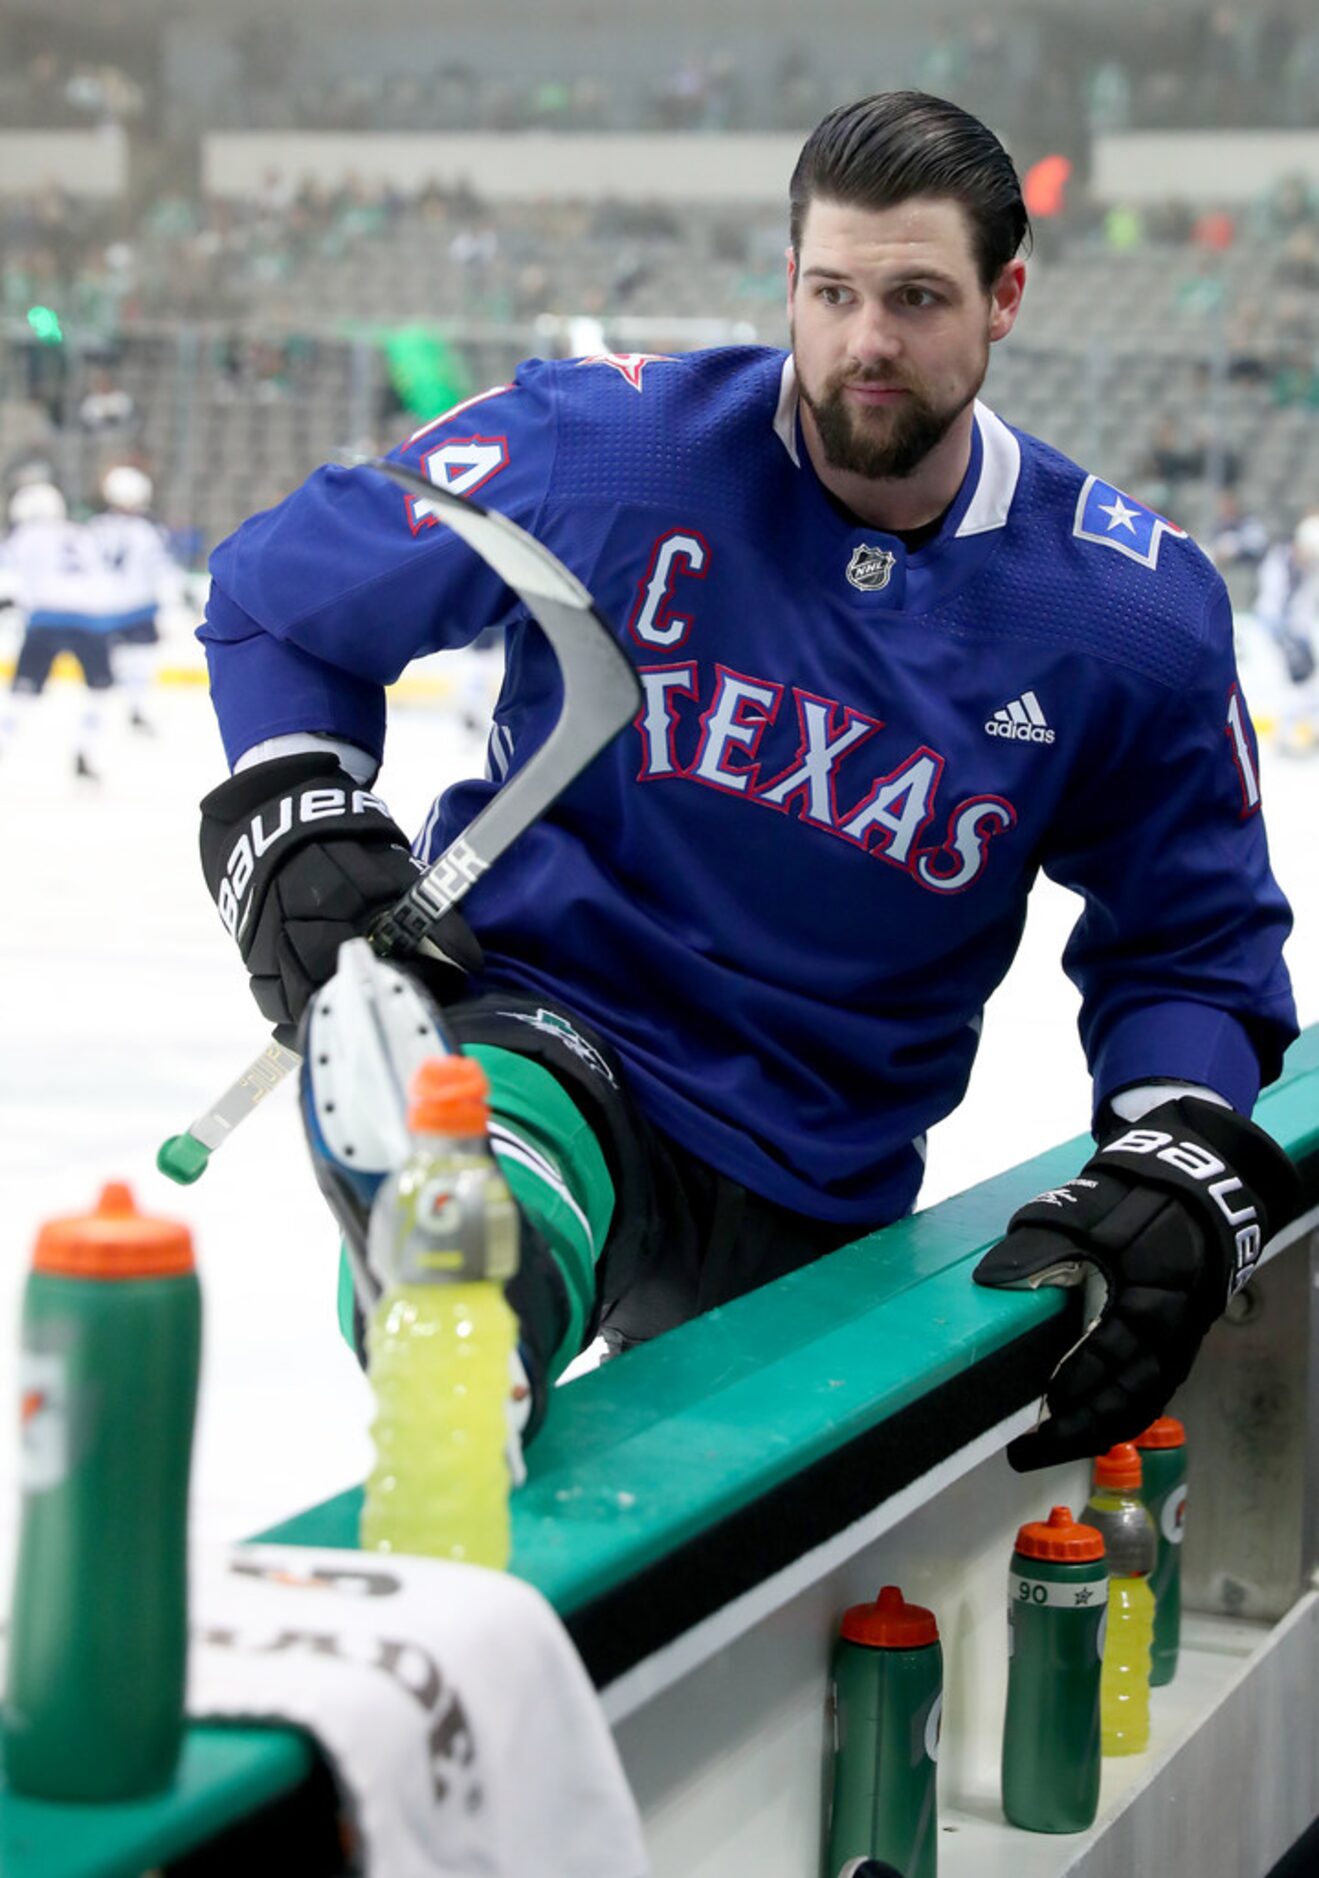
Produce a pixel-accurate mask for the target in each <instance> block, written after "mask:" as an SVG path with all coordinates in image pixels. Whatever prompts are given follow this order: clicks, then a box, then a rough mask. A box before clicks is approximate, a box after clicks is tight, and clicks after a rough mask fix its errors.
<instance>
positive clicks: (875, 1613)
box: [841, 1585, 939, 1650]
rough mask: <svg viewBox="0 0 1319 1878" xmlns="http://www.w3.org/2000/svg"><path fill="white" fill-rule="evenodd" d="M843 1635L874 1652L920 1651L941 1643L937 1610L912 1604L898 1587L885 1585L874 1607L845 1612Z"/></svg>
mask: <svg viewBox="0 0 1319 1878" xmlns="http://www.w3.org/2000/svg"><path fill="white" fill-rule="evenodd" d="M841 1634H842V1635H843V1636H844V1637H845V1638H846V1639H847V1641H848V1642H849V1643H864V1644H866V1645H867V1646H868V1647H869V1648H870V1649H872V1650H919V1649H920V1648H922V1646H923V1645H924V1644H927V1643H937V1642H938V1641H939V1626H938V1624H936V1623H935V1621H934V1612H933V1611H927V1610H926V1609H925V1606H924V1605H923V1604H908V1603H907V1601H906V1599H905V1598H904V1597H903V1595H902V1593H901V1591H899V1589H898V1587H897V1586H896V1585H885V1586H884V1589H883V1590H882V1591H881V1592H880V1594H879V1597H878V1598H877V1599H876V1601H875V1602H874V1603H873V1604H853V1605H852V1606H851V1608H850V1609H849V1610H846V1611H844V1612H843V1622H842V1629H841Z"/></svg>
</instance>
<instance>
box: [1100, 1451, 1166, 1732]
mask: <svg viewBox="0 0 1319 1878" xmlns="http://www.w3.org/2000/svg"><path fill="white" fill-rule="evenodd" d="M1140 1478H1141V1476H1140V1455H1139V1454H1138V1453H1137V1451H1136V1449H1135V1448H1134V1447H1133V1446H1132V1445H1131V1443H1130V1442H1129V1441H1122V1442H1119V1444H1118V1445H1117V1447H1115V1448H1110V1449H1109V1450H1108V1453H1107V1454H1101V1455H1100V1456H1099V1457H1098V1459H1097V1460H1096V1461H1095V1464H1094V1480H1095V1484H1094V1490H1093V1492H1092V1493H1091V1495H1090V1498H1089V1499H1088V1500H1087V1501H1086V1506H1085V1517H1086V1523H1087V1525H1090V1526H1097V1527H1098V1529H1099V1532H1100V1535H1101V1536H1102V1538H1103V1541H1104V1556H1105V1558H1106V1559H1107V1561H1108V1625H1107V1629H1106V1630H1105V1633H1104V1668H1103V1672H1102V1674H1101V1676H1100V1681H1099V1743H1100V1747H1101V1749H1102V1751H1103V1752H1104V1753H1105V1754H1142V1753H1144V1751H1145V1749H1146V1748H1147V1747H1148V1746H1149V1744H1150V1648H1151V1645H1152V1644H1153V1641H1154V1593H1153V1592H1152V1591H1151V1590H1150V1584H1149V1581H1150V1574H1151V1572H1152V1571H1153V1570H1154V1559H1155V1554H1156V1551H1157V1546H1156V1542H1155V1537H1154V1522H1153V1520H1152V1519H1151V1518H1150V1516H1149V1514H1148V1513H1147V1512H1146V1510H1145V1505H1144V1502H1143V1501H1142V1499H1141V1497H1140Z"/></svg>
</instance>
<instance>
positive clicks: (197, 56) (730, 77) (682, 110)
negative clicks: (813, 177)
mask: <svg viewBox="0 0 1319 1878" xmlns="http://www.w3.org/2000/svg"><path fill="white" fill-rule="evenodd" d="M29 3H30V0H29ZM391 17H392V16H391V15H390V14H389V13H388V12H382V14H381V16H380V31H379V33H378V35H377V39H378V45H377V48H376V49H374V50H373V49H372V48H371V45H370V41H369V40H368V41H366V42H365V49H364V40H363V36H362V33H361V30H360V22H358V23H357V29H356V30H350V29H349V28H348V27H346V26H344V25H342V24H339V25H336V23H335V20H334V18H333V17H326V18H323V17H322V16H321V13H320V11H319V10H318V13H317V15H316V17H315V19H314V20H313V19H312V18H311V17H310V16H308V17H305V18H300V17H297V16H289V15H287V14H285V15H283V16H275V15H270V14H264V15H252V16H249V17H246V18H243V17H239V18H228V19H226V18H225V17H224V16H223V15H221V16H217V17H216V18H215V19H214V20H208V21H205V22H199V21H198V20H196V19H190V18H187V17H183V16H181V17H180V18H179V19H178V20H175V19H172V18H166V19H165V20H163V21H161V22H158V23H157V30H154V31H147V30H144V29H140V30H137V31H133V32H130V31H129V30H128V29H127V28H125V27H123V26H122V25H121V26H120V27H119V28H118V29H117V30H116V32H115V33H113V34H112V33H111V32H110V31H109V29H108V28H103V29H102V31H101V38H100V41H99V42H98V41H97V40H96V39H95V38H94V37H93V38H90V39H89V34H92V33H94V30H95V29H94V28H92V27H90V26H89V25H88V24H87V23H85V22H81V21H80V22H79V23H78V25H77V27H76V28H73V27H70V26H68V25H67V24H66V25H65V26H64V27H63V29H61V24H60V22H59V21H57V20H53V19H50V18H48V17H46V18H44V19H43V18H42V16H41V15H40V14H38V13H36V12H32V13H24V12H23V11H22V10H21V8H20V9H16V10H13V11H11V12H9V13H8V14H7V16H6V21H5V23H4V24H3V25H0V127H4V126H10V127H15V126H22V127H31V126H48V127H54V126H61V125H78V124H87V123H104V122H116V123H123V124H128V125H132V124H134V123H135V122H137V121H139V120H142V119H144V118H145V119H148V120H149V121H151V122H153V123H157V124H162V125H165V126H167V127H170V130H171V134H173V135H178V134H181V133H182V132H183V131H184V130H185V129H186V130H190V131H191V132H192V133H193V134H196V133H197V132H198V131H204V130H207V129H224V128H258V129H288V128H299V129H307V130H324V131H350V130H440V131H455V130H473V129H481V130H492V131H518V130H527V129H535V128H551V129H565V130H566V129H574V130H600V129H609V130H641V129H674V130H703V131H721V130H776V129H777V130H797V129H807V128H809V127H810V126H811V125H812V124H813V123H815V122H816V121H817V120H818V118H819V117H820V116H821V115H822V114H823V112H824V111H825V110H827V109H828V108H829V106H830V105H831V104H832V103H835V102H837V101H838V100H839V99H840V98H841V97H843V96H852V95H855V94H856V93H857V92H858V91H862V90H865V89H876V90H878V89H880V88H892V87H896V86H904V85H914V86H919V87H922V88H924V89H926V90H930V91H934V92H937V93H940V94H943V95H949V96H955V97H957V98H959V99H961V100H962V101H963V102H965V103H966V104H967V105H968V107H969V108H970V109H972V110H974V111H975V112H977V113H978V114H979V115H981V116H984V117H986V118H987V119H988V120H989V121H990V122H991V123H994V124H995V125H996V126H997V127H999V128H1000V129H1002V130H1004V131H1006V132H1007V133H1009V134H1013V135H1017V136H1021V135H1025V136H1033V135H1036V134H1038V135H1039V136H1041V137H1042V138H1043V140H1044V145H1045V147H1051V146H1053V145H1054V144H1059V143H1062V144H1066V145H1069V146H1070V147H1072V149H1073V151H1074V152H1075V150H1076V147H1077V143H1078V139H1080V138H1083V137H1084V136H1085V135H1088V134H1092V133H1093V132H1095V131H1103V130H1124V129H1129V128H1179V127H1184V126H1191V125H1197V124H1212V125H1215V126H1219V127H1228V126H1262V125H1274V126H1280V127H1289V126H1290V127H1301V128H1303V127H1312V126H1314V125H1316V124H1319V18H1317V17H1316V16H1315V13H1314V9H1313V7H1308V6H1305V5H1302V4H1300V0H1262V4H1259V5H1251V4H1248V3H1247V0H1239V3H1238V4H1235V5H1226V4H1220V5H1203V6H1194V5H1192V6H1186V5H1169V4H1165V5H1158V4H1155V5H1150V6H1146V7H1142V8H1139V9H1138V8H1135V7H1131V6H1118V7H1110V8H1107V9H1102V10H1100V11H1099V12H1094V13H1090V14H1086V13H1084V12H1077V11H1076V10H1075V9H1062V8H1058V7H1056V6H1044V5H1032V4H1030V3H1029V0H1026V3H1024V4H1016V5H1011V6H1007V7H1003V8H992V9H991V8H989V7H982V8H980V9H979V10H974V9H971V8H967V9H965V10H963V11H960V12H957V13H952V12H948V13H942V14H941V13H934V14H933V15H932V16H929V17H919V18H918V19H917V20H915V21H913V20H912V19H911V18H910V17H909V16H906V15H902V14H899V13H897V12H896V11H894V12H892V13H885V12H882V11H874V10H872V11H871V12H869V13H867V12H866V10H865V9H864V8H861V7H859V6H856V5H852V6H851V7H850V8H849V7H848V6H847V5H846V4H844V5H843V6H842V7H841V8H840V10H839V14H838V18H837V20H836V21H833V27H834V30H831V31H821V32H820V33H818V34H815V35H812V36H810V37H806V36H804V35H803V34H802V33H801V31H800V27H799V26H798V27H793V26H791V25H787V24H784V23H783V22H782V21H781V20H772V21H771V22H770V23H768V24H767V26H766V28H765V30H764V32H763V33H760V32H757V33H754V34H751V35H748V34H746V33H745V32H744V33H742V34H741V35H740V36H739V34H738V32H737V22H734V24H733V25H732V27H730V28H724V29H722V30H721V29H719V28H718V27H716V26H715V25H714V24H712V22H710V21H709V20H704V21H700V22H699V24H698V20H699V16H697V15H694V16H693V18H692V19H690V20H688V19H686V18H685V17H683V16H678V17H675V18H672V19H666V20H665V21H664V22H662V23H657V22H654V21H651V22H647V20H646V19H645V17H644V15H640V14H636V15H634V16H630V17H629V20H628V23H627V28H626V36H625V47H630V48H632V53H631V56H630V57H629V56H627V53H626V50H624V51H623V52H620V50H619V39H620V36H619V35H618V34H610V33H606V32H602V31H601V30H600V21H599V20H598V19H596V18H595V17H594V15H593V14H592V13H591V12H590V10H589V9H588V11H587V12H586V14H584V15H583V16H582V17H580V18H579V17H577V16H576V14H575V13H574V10H573V9H572V8H570V7H569V8H565V9H564V10H563V16H562V18H561V20H560V21H557V22H556V21H555V20H554V18H553V16H547V17H546V18H545V19H544V20H542V21H541V22H540V23H541V24H542V25H544V26H546V27H549V28H552V30H553V39H552V43H553V45H554V46H555V48H556V55H555V58H554V62H553V63H550V64H548V65H547V64H546V61H545V60H544V58H543V57H541V56H539V54H538V53H537V54H536V55H534V56H533V55H531V54H530V53H529V52H528V51H527V50H526V48H525V47H523V46H522V45H521V44H520V36H519V35H518V34H516V33H512V32H507V31H500V30H497V29H495V28H494V27H492V28H491V30H489V31H488V32H487V33H486V34H485V35H484V37H481V36H477V37H473V36H472V35H471V34H458V33H455V32H453V31H452V30H446V26H445V23H444V21H442V20H439V19H437V20H436V21H435V24H434V28H433V31H431V32H430V33H428V34H427V36H426V40H425V41H423V42H422V43H421V44H418V42H417V35H416V33H415V32H414V33H412V34H411V35H408V34H406V33H400V32H395V33H394V34H393V35H392V36H391V35H390V34H389V33H388V32H387V31H386V30H385V28H386V26H388V25H389V23H390V21H391ZM61 31H63V34H64V36H65V38H64V40H63V41H62V39H61ZM716 34H717V35H718V36H717V37H712V35H716ZM400 39H402V40H404V41H405V42H407V43H406V48H405V49H400ZM427 45H429V46H430V47H432V48H433V50H432V51H430V53H429V56H427V49H426V48H427Z"/></svg>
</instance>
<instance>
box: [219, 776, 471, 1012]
mask: <svg viewBox="0 0 1319 1878" xmlns="http://www.w3.org/2000/svg"><path fill="white" fill-rule="evenodd" d="M201 811H202V826H201V855H202V871H203V872H204V873H205V876H206V884H207V886H208V887H209V888H210V890H211V895H212V898H213V899H214V901H215V903H216V905H217V907H218V908H219V910H220V918H221V919H222V920H223V921H224V924H225V926H226V927H227V929H228V931H229V932H230V933H231V934H232V936H233V938H234V939H235V940H236V941H237V943H238V949H239V951H240V952H241V953H242V955H243V963H244V964H245V965H246V966H247V969H248V972H249V973H250V975H251V979H252V995H253V997H255V999H256V1001H257V1005H258V1008H259V1009H260V1011H261V1013H262V1015H263V1016H264V1017H266V1018H268V1019H269V1020H270V1022H271V1023H272V1024H274V1025H276V1026H278V1027H281V1028H284V1027H288V1026H291V1025H294V1024H296V1023H297V1021H298V1019H299V1017H300V1016H301V1015H302V1011H303V1008H304V1006H305V1005H306V1003H307V1000H308V999H309V998H310V996H311V994H312V992H313V991H315V990H316V988H317V986H318V985H323V984H324V983H325V981H326V979H327V978H330V977H331V976H332V975H333V973H334V970H335V967H336V964H337V962H338V955H339V947H340V946H341V945H342V944H343V942H344V940H345V939H351V938H353V937H355V936H356V935H357V934H358V933H363V932H365V931H366V930H367V928H368V927H369V926H370V924H371V920H372V918H373V916H374V915H375V914H377V913H379V912H381V911H382V910H383V909H384V908H386V907H389V906H392V905H393V904H394V902H395V901H396V900H397V899H398V898H399V896H400V895H401V894H403V893H405V892H406V891H407V889H408V888H409V887H410V886H411V885H412V883H413V881H414V880H415V879H416V878H417V875H418V873H419V872H420V871H421V862H420V861H417V860H415V859H414V858H413V856H412V854H411V853H410V852H409V850H408V844H407V839H406V837H405V836H404V834H403V831H402V829H401V828H400V827H399V826H398V824H397V823H396V822H395V821H394V820H393V818H392V817H391V815H390V813H389V810H388V809H387V808H386V807H385V805H384V803H383V802H381V801H380V799H379V798H378V797H377V796H373V795H372V794H371V791H370V790H369V789H365V788H363V787H362V785H361V784H360V783H355V782H354V781H353V779H352V777H351V776H349V775H348V774H347V773H346V771H344V770H342V769H341V768H340V767H339V765H338V763H337V762H336V761H335V759H334V757H333V756H331V755H329V754H328V753H327V754H326V755H325V756H319V755H317V754H316V753H315V752H308V753H307V754H305V755H300V756H283V757H276V758H275V760H274V761H273V762H270V763H261V764H258V765H257V766H256V767H255V768H254V769H250V770H243V771H241V772H240V773H239V774H238V775H237V776H231V777H230V778H229V780H228V782H224V783H221V784H220V786H219V788H218V789H212V791H211V793H210V794H209V795H208V796H206V797H204V798H203V800H202V804H201ZM428 943H429V945H430V946H431V947H433V952H431V953H428V955H427V958H426V959H422V960H417V961H412V963H415V964H416V965H417V967H418V971H419V975H420V976H423V977H424V978H425V980H426V983H427V985H428V987H429V989H430V990H431V992H432V994H433V995H434V996H435V997H437V998H439V999H440V1000H441V1002H443V1001H444V1000H445V999H449V998H453V997H454V996H456V995H458V994H459V993H460V992H461V990H462V987H463V981H464V979H465V978H466V975H467V973H468V972H471V971H475V970H476V969H477V968H478V967H479V965H480V964H481V948H480V946H479V945H478V943H477V940H476V937H475V935H474V934H473V932H472V930H471V928H470V927H469V926H468V924H467V922H466V920H465V919H464V918H463V917H462V915H461V913H459V912H457V911H456V910H455V911H452V912H449V913H446V914H445V915H444V917H443V919H441V920H440V921H439V923H438V925H437V926H436V927H435V929H434V931H433V933H432V934H431V936H430V940H429V942H428ZM290 1041H291V1039H290Z"/></svg>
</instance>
